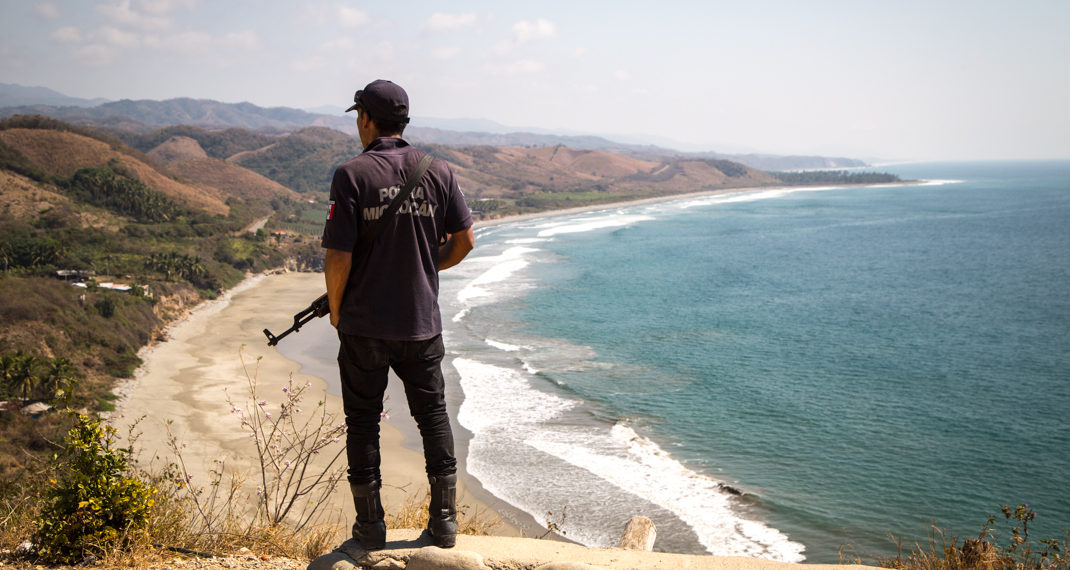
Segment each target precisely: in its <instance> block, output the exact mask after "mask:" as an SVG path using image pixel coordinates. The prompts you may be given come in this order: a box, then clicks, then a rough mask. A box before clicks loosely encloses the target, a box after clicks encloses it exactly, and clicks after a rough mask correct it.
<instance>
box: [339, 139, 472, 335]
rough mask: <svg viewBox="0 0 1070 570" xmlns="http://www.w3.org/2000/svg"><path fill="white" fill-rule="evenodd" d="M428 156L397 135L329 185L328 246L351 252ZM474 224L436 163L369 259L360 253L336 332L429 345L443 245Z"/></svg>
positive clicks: (435, 325)
mask: <svg viewBox="0 0 1070 570" xmlns="http://www.w3.org/2000/svg"><path fill="white" fill-rule="evenodd" d="M421 156H422V153H421V152H419V151H417V150H416V149H415V148H414V147H412V146H410V145H409V143H407V142H405V141H404V140H402V139H400V138H396V137H384V138H379V139H376V140H375V141H373V142H372V143H371V144H370V145H368V147H367V148H365V149H364V152H363V153H361V154H360V155H359V156H357V157H355V158H353V159H351V160H349V161H347V162H345V163H343V164H342V165H341V166H339V167H338V169H337V170H335V172H334V179H333V180H332V181H331V202H330V209H329V211H328V213H327V223H326V224H325V225H324V228H323V243H322V245H323V247H325V248H330V249H338V250H342V251H353V248H354V247H355V246H356V243H357V238H358V236H359V235H360V234H361V232H364V231H368V229H369V227H370V226H371V225H372V224H373V223H374V222H375V220H377V219H378V218H379V216H380V215H382V213H383V212H384V211H385V210H386V208H387V206H389V205H390V201H391V200H393V198H394V196H396V195H397V193H398V192H399V191H400V189H401V186H402V185H404V184H405V180H406V178H407V175H408V174H409V173H411V172H412V171H413V170H415V169H416V166H417V163H419V161H420V158H421ZM471 225H472V215H471V213H470V212H469V210H468V205H467V204H465V201H464V196H463V195H462V194H461V191H460V190H459V189H458V187H457V179H456V178H455V177H454V176H453V171H452V170H450V167H449V165H447V164H446V163H445V162H444V161H442V160H440V159H435V160H434V162H432V163H431V167H430V168H428V170H427V173H426V174H424V176H423V178H421V179H420V182H419V183H418V184H417V185H416V187H415V188H414V189H413V191H412V195H411V196H410V197H409V199H408V200H406V201H405V202H404V203H402V205H401V208H400V209H399V210H398V211H397V213H396V214H395V215H394V219H393V220H391V221H390V223H389V224H388V225H387V227H386V229H384V230H383V233H382V234H381V235H380V236H379V237H378V238H376V240H375V242H373V243H372V246H371V248H370V249H369V250H368V251H367V253H365V254H363V255H362V254H359V253H357V254H354V256H353V268H352V270H351V271H350V273H349V282H348V283H347V284H346V292H345V297H344V298H343V300H342V314H341V318H340V320H339V323H338V330H340V331H341V332H343V333H345V334H349V335H357V336H365V337H371V338H380V339H387V340H426V339H429V338H432V337H434V336H435V335H437V334H440V333H441V332H442V317H441V315H440V314H439V308H438V248H439V244H440V243H441V242H442V240H443V239H444V238H445V236H446V234H453V233H457V232H460V231H463V230H465V229H467V228H468V227H470V226H471Z"/></svg>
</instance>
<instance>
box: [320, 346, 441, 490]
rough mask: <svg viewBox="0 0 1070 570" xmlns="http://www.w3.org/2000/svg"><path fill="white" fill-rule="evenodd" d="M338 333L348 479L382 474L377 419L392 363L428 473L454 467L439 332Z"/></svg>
mask: <svg viewBox="0 0 1070 570" xmlns="http://www.w3.org/2000/svg"><path fill="white" fill-rule="evenodd" d="M338 338H339V340H340V341H341V347H340V348H339V349H338V370H339V372H340V373H341V377H342V405H343V409H344V410H345V415H346V455H347V457H348V459H349V482H350V483H355V484H367V483H372V482H374V481H379V480H381V479H382V474H381V473H380V470H379V466H380V455H379V419H380V417H381V415H382V413H383V393H384V392H385V391H386V383H387V373H388V371H389V369H391V368H392V369H393V370H394V372H395V373H396V374H397V375H398V378H400V379H401V381H402V383H403V384H404V386H405V398H406V399H407V400H408V402H409V413H411V414H412V417H413V419H415V420H416V425H417V427H418V428H419V429H420V437H421V438H422V439H423V445H424V461H425V462H426V469H427V474H428V475H430V476H435V477H439V476H443V475H452V474H454V473H456V472H457V459H456V457H454V454H453V431H452V430H451V428H450V419H449V415H448V413H447V412H446V397H445V386H446V383H445V381H444V380H443V377H442V357H443V356H444V354H445V348H444V347H443V345H442V335H438V336H436V337H434V338H431V339H428V340H420V341H399V340H382V339H374V338H367V337H361V336H351V335H347V334H345V333H341V332H339V333H338Z"/></svg>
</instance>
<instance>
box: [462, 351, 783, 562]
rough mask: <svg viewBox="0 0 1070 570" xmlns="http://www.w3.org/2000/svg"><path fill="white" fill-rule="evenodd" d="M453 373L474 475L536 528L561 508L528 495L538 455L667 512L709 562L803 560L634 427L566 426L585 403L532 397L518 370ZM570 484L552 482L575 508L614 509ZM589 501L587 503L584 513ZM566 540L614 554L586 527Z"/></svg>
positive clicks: (466, 364)
mask: <svg viewBox="0 0 1070 570" xmlns="http://www.w3.org/2000/svg"><path fill="white" fill-rule="evenodd" d="M488 344H490V343H489V342H488ZM509 346H511V345H509ZM453 365H454V367H455V368H456V369H457V371H458V372H459V373H460V376H461V386H462V388H463V389H464V393H465V400H464V402H463V403H462V404H461V409H460V412H459V414H458V418H457V419H458V421H459V422H460V423H461V425H463V426H464V427H465V428H467V429H468V430H470V431H471V432H472V433H473V437H472V440H471V442H470V445H469V458H468V467H469V471H470V472H471V473H472V475H474V476H475V477H477V478H478V479H479V480H480V481H481V483H482V484H483V485H484V487H485V488H486V489H487V490H488V491H490V492H491V493H493V494H495V495H496V496H498V497H500V498H502V499H504V500H506V501H508V502H510V503H511V504H513V505H514V506H516V507H518V508H520V509H522V510H524V511H526V512H528V513H529V514H531V515H532V516H533V517H535V518H536V520H543V519H544V518H545V516H546V512H547V510H548V509H554V508H559V506H560V505H556V504H552V503H545V502H543V503H540V498H539V497H534V496H532V494H531V493H530V489H529V488H528V487H530V486H531V485H530V482H532V481H536V480H539V478H540V477H542V476H543V475H544V474H543V473H542V471H541V470H540V469H539V468H536V467H535V466H536V465H543V464H544V463H545V461H544V460H539V459H538V457H539V455H538V453H539V452H541V453H543V454H546V455H549V456H551V457H556V458H557V459H559V460H561V461H564V462H566V463H568V464H570V465H572V466H574V467H576V468H579V469H580V470H582V471H580V472H583V473H587V475H586V476H585V477H586V478H587V479H588V480H604V481H608V482H609V483H611V484H613V485H614V486H616V487H618V488H620V489H623V490H624V491H626V492H628V493H631V494H633V495H635V496H637V497H639V498H641V499H644V500H646V501H649V502H651V503H653V504H656V505H659V506H661V507H662V508H665V509H668V510H669V511H671V512H672V513H674V514H675V515H676V516H677V517H678V518H679V519H680V520H682V521H683V522H684V523H685V524H687V525H688V526H689V527H691V528H692V529H693V530H694V531H695V533H696V535H697V536H698V537H699V540H700V542H701V544H702V545H703V547H704V548H706V549H707V550H708V551H709V552H711V553H713V554H717V555H722V556H752V557H763V558H768V559H771V560H782V561H787V562H800V561H802V560H803V559H804V558H803V556H802V552H803V548H804V547H803V545H801V544H799V543H796V542H793V541H791V540H789V539H788V537H786V536H785V535H784V534H782V533H781V532H780V531H778V530H776V529H774V528H771V527H769V526H768V525H765V524H764V523H761V522H757V521H752V520H748V519H745V518H742V517H740V515H739V514H738V513H737V512H736V511H735V509H734V508H733V505H732V504H731V503H732V501H733V500H734V499H733V498H732V496H730V495H729V494H728V493H726V492H725V491H724V490H723V489H721V488H720V487H719V482H718V481H717V480H715V479H713V478H712V477H709V476H707V475H703V474H700V473H697V472H695V471H693V470H691V469H688V468H687V467H686V466H684V465H683V464H681V463H680V462H679V461H677V460H676V459H674V458H673V457H671V456H670V455H669V454H668V453H667V452H666V451H664V450H663V449H661V447H659V446H658V445H657V444H656V443H654V442H652V441H650V440H649V439H646V438H643V437H641V436H639V435H638V434H637V433H636V432H635V431H634V430H633V429H632V428H630V427H628V426H626V425H623V424H618V425H616V426H613V427H612V429H608V430H607V429H605V428H599V426H598V425H597V424H579V425H578V424H576V423H575V422H573V421H562V420H561V419H560V416H561V414H563V413H565V412H567V411H568V410H570V409H572V408H575V407H576V406H578V405H579V402H577V401H574V400H568V399H565V398H562V397H560V396H556V395H554V394H550V393H547V392H543V391H540V390H537V389H535V388H534V387H532V386H531V383H530V381H529V380H528V378H530V376H528V375H526V374H525V373H524V372H522V371H520V370H516V369H512V368H505V367H501V366H495V365H491V364H487V363H484V362H479V361H476V360H473V359H470V358H457V359H455V360H454V361H453ZM571 483H572V482H570V481H565V480H558V481H557V483H555V484H556V485H557V486H558V487H559V489H558V492H559V493H560V492H571V493H573V494H574V495H582V496H579V497H576V496H573V497H569V498H567V499H565V500H568V501H571V502H569V503H568V504H570V505H572V506H573V508H576V509H589V510H595V507H596V506H597V505H599V504H601V503H605V502H606V501H609V497H603V496H601V495H599V489H603V490H604V487H602V486H598V485H594V487H593V488H590V486H588V487H587V488H583V489H575V490H571V491H568V486H569V485H570V484H571ZM576 484H579V483H578V482H577V483H576ZM560 499H561V498H560V497H559V496H558V497H557V498H556V499H551V500H560ZM585 500H586V501H589V502H591V505H587V506H585V505H584V504H583V501H585ZM543 501H545V498H543ZM610 502H611V501H610ZM574 517H575V515H573V517H570V518H574ZM595 526H597V525H595ZM568 536H569V537H570V538H574V539H576V540H578V541H580V542H582V543H584V544H587V545H589V546H612V540H615V538H614V537H612V536H609V535H608V534H606V533H605V532H604V529H600V528H593V527H591V528H588V527H585V526H580V523H579V522H578V521H574V520H570V526H569V527H568Z"/></svg>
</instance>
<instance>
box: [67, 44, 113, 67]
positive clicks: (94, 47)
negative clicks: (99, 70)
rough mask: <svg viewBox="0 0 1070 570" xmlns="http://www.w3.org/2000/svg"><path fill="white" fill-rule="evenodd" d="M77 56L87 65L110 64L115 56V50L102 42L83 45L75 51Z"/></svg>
mask: <svg viewBox="0 0 1070 570" xmlns="http://www.w3.org/2000/svg"><path fill="white" fill-rule="evenodd" d="M74 55H75V57H76V58H78V60H79V61H81V62H82V63H84V64H86V65H92V66H100V65H108V64H109V63H111V62H112V60H113V59H114V58H115V50H114V49H112V48H110V47H108V46H106V45H102V44H90V45H87V46H83V47H81V48H79V49H78V50H77V51H75V52H74Z"/></svg>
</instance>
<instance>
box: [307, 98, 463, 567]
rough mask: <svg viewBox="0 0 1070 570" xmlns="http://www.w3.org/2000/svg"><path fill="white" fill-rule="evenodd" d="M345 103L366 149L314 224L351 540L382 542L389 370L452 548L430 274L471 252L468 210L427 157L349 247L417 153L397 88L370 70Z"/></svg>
mask: <svg viewBox="0 0 1070 570" xmlns="http://www.w3.org/2000/svg"><path fill="white" fill-rule="evenodd" d="M353 101H354V104H353V106H352V107H350V108H349V109H347V110H346V112H349V111H354V110H355V111H357V132H358V134H359V135H360V141H361V144H363V145H364V152H363V153H361V154H360V155H359V156H357V157H355V158H353V159H351V160H349V161H347V162H345V163H344V164H342V165H341V166H339V167H338V169H337V170H336V171H335V172H334V178H333V180H332V182H331V202H330V204H331V205H330V210H329V212H328V214H327V222H326V224H325V226H324V230H323V247H324V248H326V250H327V252H326V260H325V272H326V280H327V297H328V300H329V302H330V309H331V324H332V325H333V326H334V327H335V328H336V329H338V337H339V339H340V341H341V347H340V349H339V351H338V368H339V371H340V373H341V378H342V401H343V406H344V409H345V415H346V426H347V429H348V433H347V435H346V454H347V456H348V459H349V484H350V489H351V490H352V492H353V503H354V506H355V507H356V511H357V515H356V522H355V523H353V538H355V539H357V540H359V541H360V543H361V546H363V547H364V548H365V549H367V550H374V549H379V548H383V546H384V545H385V544H386V524H385V522H384V520H383V517H384V512H383V506H382V502H381V501H380V499H379V489H380V487H381V486H382V476H381V473H380V470H379V465H380V455H379V419H380V416H381V414H382V412H383V392H384V391H385V390H386V384H387V373H388V370H389V369H393V370H394V372H395V373H396V374H397V376H398V377H399V378H400V379H401V381H402V382H403V383H404V386H405V397H406V399H407V400H408V404H409V411H410V413H411V414H412V416H413V418H414V419H415V420H416V424H417V426H418V427H419V429H420V436H421V438H422V439H423V448H424V459H425V461H426V469H427V476H428V481H429V482H430V484H431V504H430V505H429V507H428V514H429V515H430V517H429V520H428V523H427V528H428V531H429V532H430V534H431V536H432V538H433V539H434V543H435V544H436V545H437V546H440V547H443V548H449V547H452V546H453V545H454V544H456V540H457V509H456V493H457V460H456V458H455V457H454V454H453V432H452V430H451V428H450V420H449V416H448V415H447V411H446V400H445V395H444V388H445V383H444V381H443V377H442V368H441V363H442V357H443V355H444V353H445V351H444V348H443V345H442V318H441V315H440V314H439V307H438V272H439V271H441V270H443V269H447V268H449V267H452V266H454V265H456V264H457V263H459V262H460V261H461V260H462V259H464V257H465V256H466V255H467V254H468V252H469V251H471V250H472V247H473V246H474V245H475V236H474V234H473V232H472V216H471V213H470V212H469V210H468V206H467V205H466V204H465V201H464V196H463V195H462V194H461V192H460V190H459V189H458V187H457V180H456V178H454V176H453V172H452V170H450V167H449V165H447V164H446V163H445V162H444V161H442V160H437V159H436V160H434V161H433V162H432V163H431V165H430V167H429V168H428V169H427V172H426V174H424V175H423V176H422V177H421V178H420V179H419V181H418V182H417V183H416V185H415V187H414V189H413V190H412V194H411V195H410V197H409V198H408V199H407V200H405V201H404V202H402V204H401V206H400V208H399V209H398V210H397V213H396V214H395V215H394V216H393V218H392V219H388V220H387V222H386V224H385V226H384V230H383V231H382V233H381V234H380V235H379V237H378V238H376V239H375V241H374V242H372V244H371V245H370V247H365V248H363V249H362V250H360V251H356V252H355V251H354V248H355V247H356V244H357V240H358V239H359V238H360V236H361V235H362V234H363V233H365V232H368V231H369V228H370V227H372V226H373V224H375V223H376V221H377V220H378V219H379V218H380V217H381V216H383V213H384V211H386V210H387V206H388V205H389V204H390V203H391V201H392V199H393V198H394V197H395V196H396V195H397V194H398V192H399V189H400V187H401V186H403V185H404V184H405V182H406V181H407V180H408V178H409V177H410V176H411V175H412V174H413V172H414V171H415V170H416V169H417V165H418V163H420V161H421V158H422V157H423V153H422V152H420V151H418V150H417V149H415V148H413V147H412V146H409V144H408V143H407V142H405V140H403V139H402V138H401V135H402V132H403V131H404V129H405V125H406V124H408V122H409V97H408V95H407V94H406V93H405V90H404V89H402V88H401V87H399V86H398V85H396V84H394V83H391V82H389V81H384V80H377V81H373V82H371V83H369V84H368V85H367V87H365V88H364V89H362V90H360V91H357V93H356V95H355V96H354V97H353Z"/></svg>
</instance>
